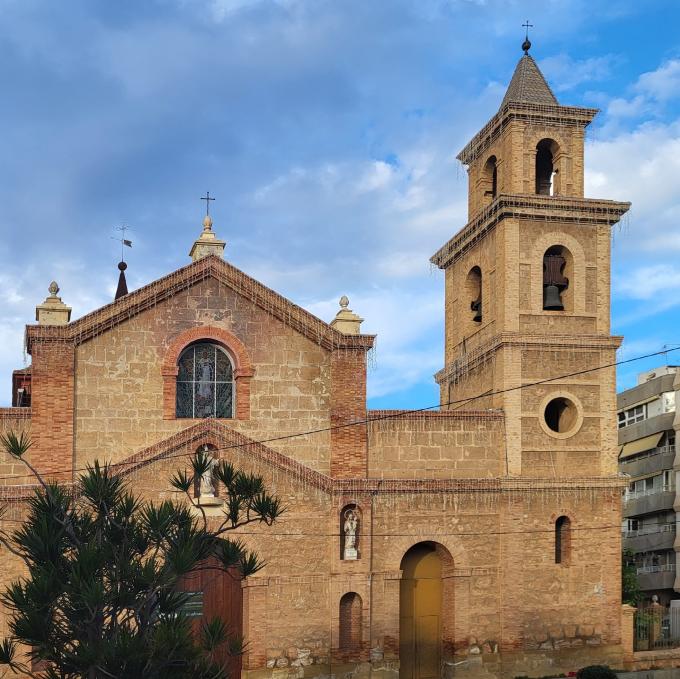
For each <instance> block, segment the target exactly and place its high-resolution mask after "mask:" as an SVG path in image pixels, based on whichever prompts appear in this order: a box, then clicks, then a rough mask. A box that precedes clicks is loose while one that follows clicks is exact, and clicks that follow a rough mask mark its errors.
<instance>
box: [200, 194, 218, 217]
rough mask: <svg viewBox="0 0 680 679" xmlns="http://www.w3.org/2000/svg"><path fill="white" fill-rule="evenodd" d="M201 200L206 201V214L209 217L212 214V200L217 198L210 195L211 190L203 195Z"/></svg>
mask: <svg viewBox="0 0 680 679" xmlns="http://www.w3.org/2000/svg"><path fill="white" fill-rule="evenodd" d="M201 200H204V201H205V216H206V217H209V216H210V201H211V200H215V199H214V198H211V197H210V191H206V192H205V196H201Z"/></svg>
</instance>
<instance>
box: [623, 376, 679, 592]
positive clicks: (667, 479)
mask: <svg viewBox="0 0 680 679" xmlns="http://www.w3.org/2000/svg"><path fill="white" fill-rule="evenodd" d="M678 392H680V366H670V365H667V366H662V367H660V368H657V369H655V370H650V371H647V372H644V373H641V374H640V375H638V383H637V385H636V386H635V387H632V388H631V389H626V390H625V391H623V392H621V393H620V394H618V396H617V410H618V426H619V446H620V448H619V470H620V471H621V472H623V473H625V474H627V475H628V476H630V483H629V484H628V488H627V489H626V492H625V495H624V505H623V548H624V549H625V550H630V551H631V552H632V553H633V554H634V557H633V558H634V562H635V566H636V568H637V574H638V582H639V584H640V588H641V589H642V591H643V593H644V595H645V599H646V600H650V599H651V598H652V596H653V595H654V594H656V595H657V596H658V597H659V602H660V603H662V604H664V605H668V604H669V602H670V601H671V600H673V599H680V581H678V582H676V573H678V572H679V571H680V569H679V568H678V567H677V560H678V556H677V553H676V549H678V550H680V543H676V533H677V523H678V522H677V519H676V509H677V510H678V511H680V496H679V497H677V499H676V492H677V491H678V490H680V483H678V481H677V479H676V473H677V472H676V471H675V470H676V469H680V466H678V465H676V461H675V451H676V435H677V433H678V430H679V429H680V413H678V410H677V409H676V403H677V404H678V405H680V394H679V393H678Z"/></svg>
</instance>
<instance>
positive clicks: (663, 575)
mask: <svg viewBox="0 0 680 679" xmlns="http://www.w3.org/2000/svg"><path fill="white" fill-rule="evenodd" d="M637 576H638V584H639V585H640V589H641V590H643V591H649V590H652V589H673V584H674V583H675V564H674V563H669V564H663V565H661V566H641V567H640V568H638V569H637Z"/></svg>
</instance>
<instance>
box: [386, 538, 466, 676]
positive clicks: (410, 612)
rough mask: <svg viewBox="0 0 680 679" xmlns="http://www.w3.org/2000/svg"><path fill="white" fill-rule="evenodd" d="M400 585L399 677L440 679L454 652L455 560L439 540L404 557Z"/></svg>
mask: <svg viewBox="0 0 680 679" xmlns="http://www.w3.org/2000/svg"><path fill="white" fill-rule="evenodd" d="M400 568H401V571H402V576H401V581H400V588H399V679H439V677H440V672H441V663H442V660H443V659H444V660H446V659H447V658H448V657H449V656H450V654H451V653H452V652H453V647H454V639H453V630H454V590H453V586H454V585H453V583H454V578H453V577H452V574H453V559H452V557H451V554H450V553H449V551H448V550H447V549H446V548H445V547H444V546H443V545H441V544H439V543H437V542H429V541H428V542H420V543H418V544H416V545H413V547H411V548H410V549H409V550H408V551H407V552H406V553H405V554H404V556H403V558H402V560H401V565H400Z"/></svg>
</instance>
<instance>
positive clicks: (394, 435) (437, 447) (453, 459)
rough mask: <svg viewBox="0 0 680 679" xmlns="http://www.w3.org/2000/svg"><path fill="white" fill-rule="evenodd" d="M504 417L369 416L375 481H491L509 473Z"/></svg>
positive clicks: (458, 413)
mask: <svg viewBox="0 0 680 679" xmlns="http://www.w3.org/2000/svg"><path fill="white" fill-rule="evenodd" d="M503 424H504V423H503V415H502V413H500V412H484V411H473V412H465V411H454V410H452V411H442V412H423V413H409V412H408V411H404V412H400V411H382V410H378V411H370V412H369V425H368V443H369V448H368V476H369V477H371V478H490V477H496V476H499V475H501V474H502V473H503V472H504V467H505V447H504V445H503Z"/></svg>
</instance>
